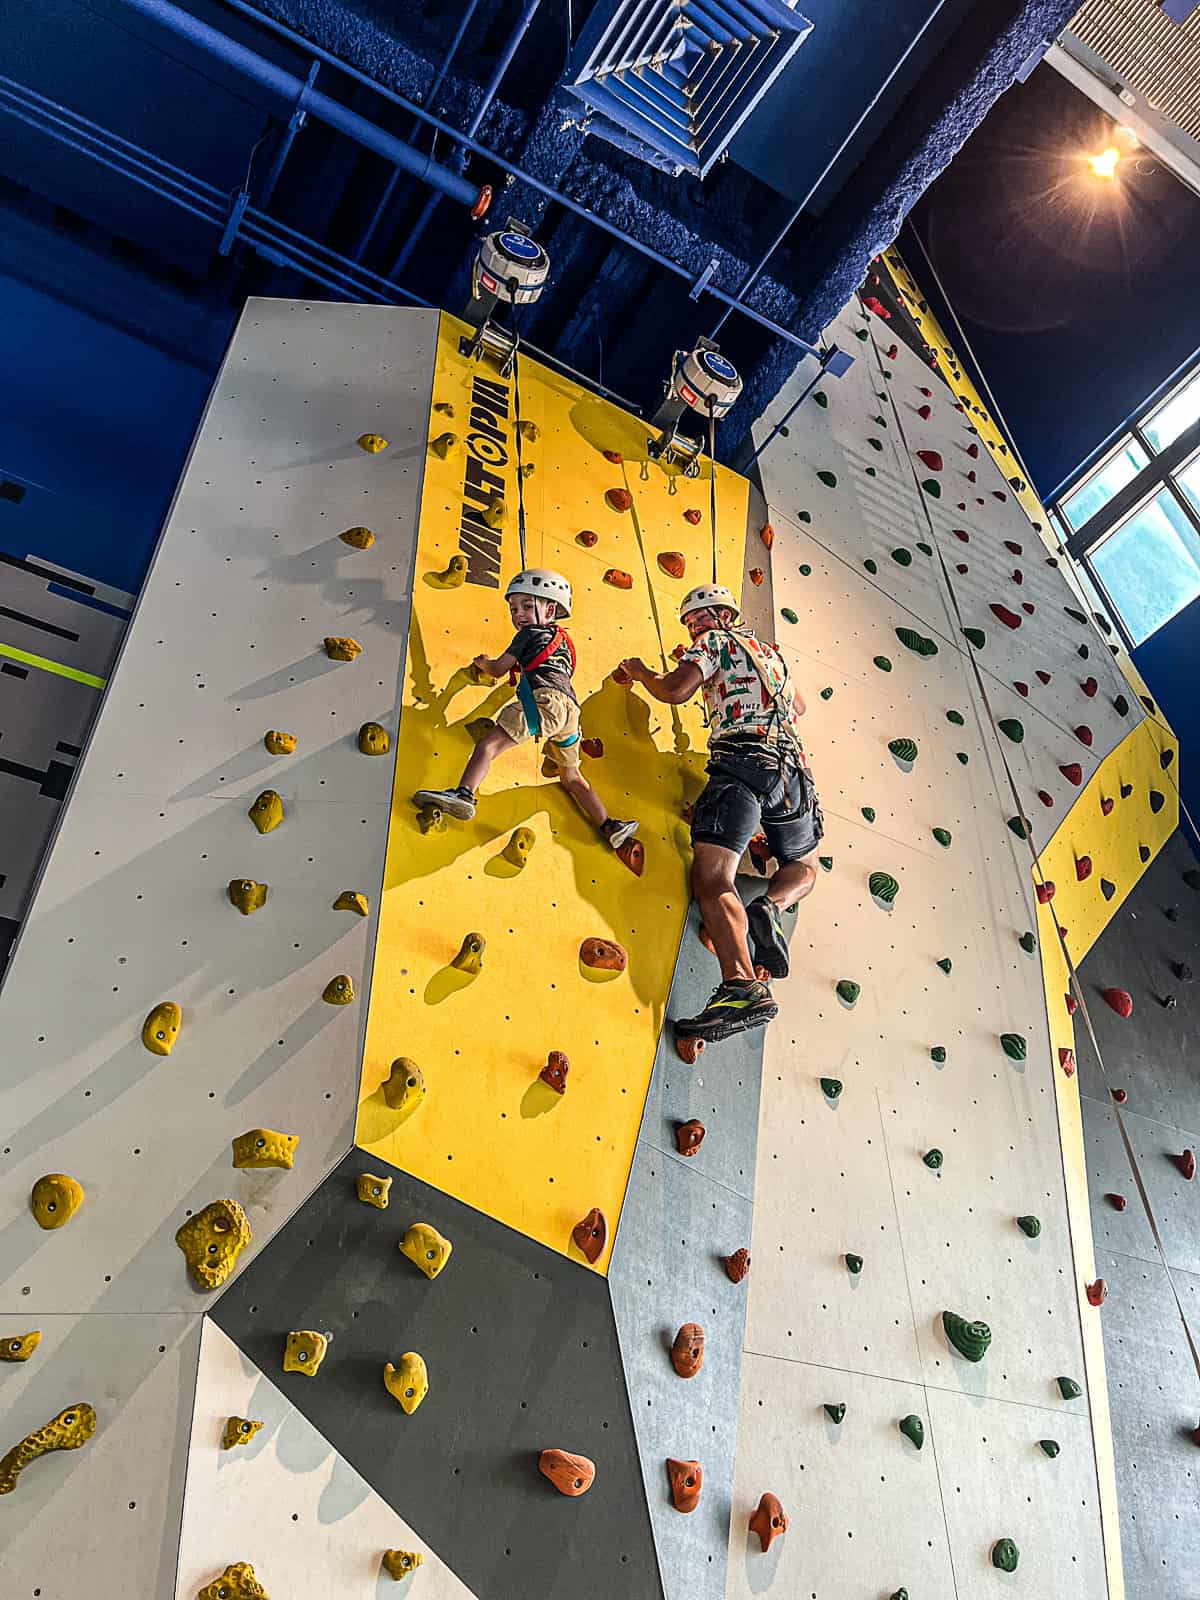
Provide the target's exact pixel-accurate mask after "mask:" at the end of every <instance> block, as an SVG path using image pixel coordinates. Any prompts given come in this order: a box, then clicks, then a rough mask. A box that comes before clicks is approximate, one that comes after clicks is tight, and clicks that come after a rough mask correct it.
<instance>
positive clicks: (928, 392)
mask: <svg viewBox="0 0 1200 1600" xmlns="http://www.w3.org/2000/svg"><path fill="white" fill-rule="evenodd" d="M917 393H918V394H923V395H924V396H925V398H926V400H932V399H933V390H932V389H926V388H925V386H924V385H923V384H922V385H921V386H920V387H919V388H918V390H917Z"/></svg>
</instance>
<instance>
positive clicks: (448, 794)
mask: <svg viewBox="0 0 1200 1600" xmlns="http://www.w3.org/2000/svg"><path fill="white" fill-rule="evenodd" d="M412 798H413V805H415V806H418V807H419V808H420V809H421V810H422V811H423V810H425V809H426V808H427V807H430V806H432V807H434V808H436V809H437V810H438V811H445V812H446V813H447V814H448V815H449V816H452V817H457V818H458V820H459V822H470V820H471V818H472V817H473V816H474V815H475V796H474V795H473V794H472V792H471V791H470V789H467V788H464V787H463V786H462V785H461V784H460V785H459V787H458V788H457V789H418V790H417V792H416V794H414V795H413V797H412Z"/></svg>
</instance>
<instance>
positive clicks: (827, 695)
mask: <svg viewBox="0 0 1200 1600" xmlns="http://www.w3.org/2000/svg"><path fill="white" fill-rule="evenodd" d="M821 699H822V700H832V699H833V690H832V689H831V688H827V689H822V690H821Z"/></svg>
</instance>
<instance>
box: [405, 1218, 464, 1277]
mask: <svg viewBox="0 0 1200 1600" xmlns="http://www.w3.org/2000/svg"><path fill="white" fill-rule="evenodd" d="M453 1249H454V1246H453V1245H452V1244H451V1243H450V1241H449V1239H447V1238H445V1237H444V1236H443V1235H442V1234H440V1233H439V1232H438V1231H437V1229H436V1228H435V1227H434V1226H433V1224H432V1222H414V1223H413V1225H412V1227H411V1228H410V1229H409V1230H408V1232H407V1233H406V1234H405V1235H404V1237H403V1239H401V1241H400V1254H401V1255H402V1256H405V1257H407V1259H408V1260H409V1261H411V1262H412V1264H413V1266H414V1267H420V1269H421V1271H422V1272H423V1273H424V1274H425V1276H426V1277H427V1278H436V1277H437V1275H438V1273H439V1272H440V1271H441V1270H442V1268H443V1267H444V1266H445V1265H446V1263H447V1261H449V1259H450V1252H451V1251H452V1250H453Z"/></svg>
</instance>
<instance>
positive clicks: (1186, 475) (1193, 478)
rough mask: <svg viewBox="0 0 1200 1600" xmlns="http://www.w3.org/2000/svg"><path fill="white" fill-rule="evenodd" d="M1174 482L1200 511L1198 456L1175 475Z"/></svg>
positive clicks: (1199, 460)
mask: <svg viewBox="0 0 1200 1600" xmlns="http://www.w3.org/2000/svg"><path fill="white" fill-rule="evenodd" d="M1175 482H1176V483H1177V484H1178V485H1179V487H1180V488H1181V489H1182V490H1183V492H1184V494H1185V495H1186V496H1187V497H1188V499H1189V500H1190V501H1191V503H1192V505H1193V506H1195V508H1196V510H1197V511H1200V455H1195V456H1193V457H1192V459H1191V460H1190V461H1189V462H1188V464H1187V466H1186V467H1181V468H1180V469H1179V471H1178V472H1177V473H1176V474H1175Z"/></svg>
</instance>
